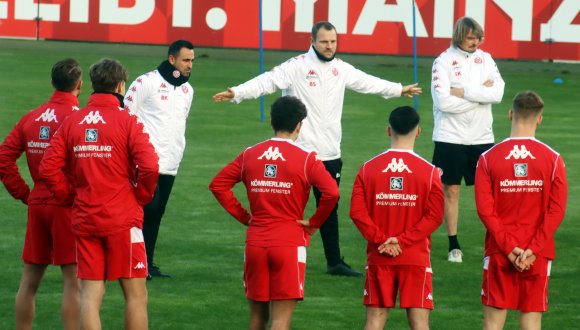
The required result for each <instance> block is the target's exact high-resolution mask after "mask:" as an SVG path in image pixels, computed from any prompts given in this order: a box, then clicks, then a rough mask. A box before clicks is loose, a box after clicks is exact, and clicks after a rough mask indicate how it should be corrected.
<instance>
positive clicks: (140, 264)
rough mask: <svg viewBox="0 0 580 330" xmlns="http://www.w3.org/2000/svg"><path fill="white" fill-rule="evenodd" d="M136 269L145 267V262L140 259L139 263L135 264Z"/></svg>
mask: <svg viewBox="0 0 580 330" xmlns="http://www.w3.org/2000/svg"><path fill="white" fill-rule="evenodd" d="M134 269H145V264H143V263H142V262H141V261H139V262H138V263H137V265H135V268H134Z"/></svg>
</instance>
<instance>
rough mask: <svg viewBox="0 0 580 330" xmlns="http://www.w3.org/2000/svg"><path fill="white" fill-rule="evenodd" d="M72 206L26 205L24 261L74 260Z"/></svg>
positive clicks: (45, 263) (74, 261)
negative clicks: (26, 221) (26, 220)
mask: <svg viewBox="0 0 580 330" xmlns="http://www.w3.org/2000/svg"><path fill="white" fill-rule="evenodd" d="M71 218H72V217H71V208H70V207H62V206H58V205H40V204H33V205H29V206H28V224H27V225H26V237H25V239H24V249H23V250H22V259H23V260H24V262H26V263H27V264H36V265H49V264H53V265H66V264H74V263H76V262H77V258H76V250H75V236H74V234H73V232H72V229H71Z"/></svg>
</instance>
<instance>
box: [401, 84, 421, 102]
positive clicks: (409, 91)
mask: <svg viewBox="0 0 580 330" xmlns="http://www.w3.org/2000/svg"><path fill="white" fill-rule="evenodd" d="M418 86H419V84H418V83H414V84H412V85H407V86H403V91H402V92H401V96H404V97H408V98H413V96H415V95H420V94H421V93H423V89H421V87H418Z"/></svg>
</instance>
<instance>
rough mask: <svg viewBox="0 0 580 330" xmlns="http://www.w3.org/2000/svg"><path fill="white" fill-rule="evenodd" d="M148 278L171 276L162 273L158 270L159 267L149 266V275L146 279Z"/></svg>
mask: <svg viewBox="0 0 580 330" xmlns="http://www.w3.org/2000/svg"><path fill="white" fill-rule="evenodd" d="M150 277H171V275H169V274H166V273H163V272H162V271H161V270H160V269H159V266H157V265H155V264H151V266H149V274H148V275H147V279H149V278H150Z"/></svg>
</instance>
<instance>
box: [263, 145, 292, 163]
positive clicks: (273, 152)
mask: <svg viewBox="0 0 580 330" xmlns="http://www.w3.org/2000/svg"><path fill="white" fill-rule="evenodd" d="M262 158H266V159H267V160H278V158H280V159H281V160H282V161H286V159H284V156H282V153H281V152H280V149H278V147H276V148H274V149H272V147H269V148H268V150H266V151H264V153H263V154H262V156H260V157H258V159H262Z"/></svg>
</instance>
